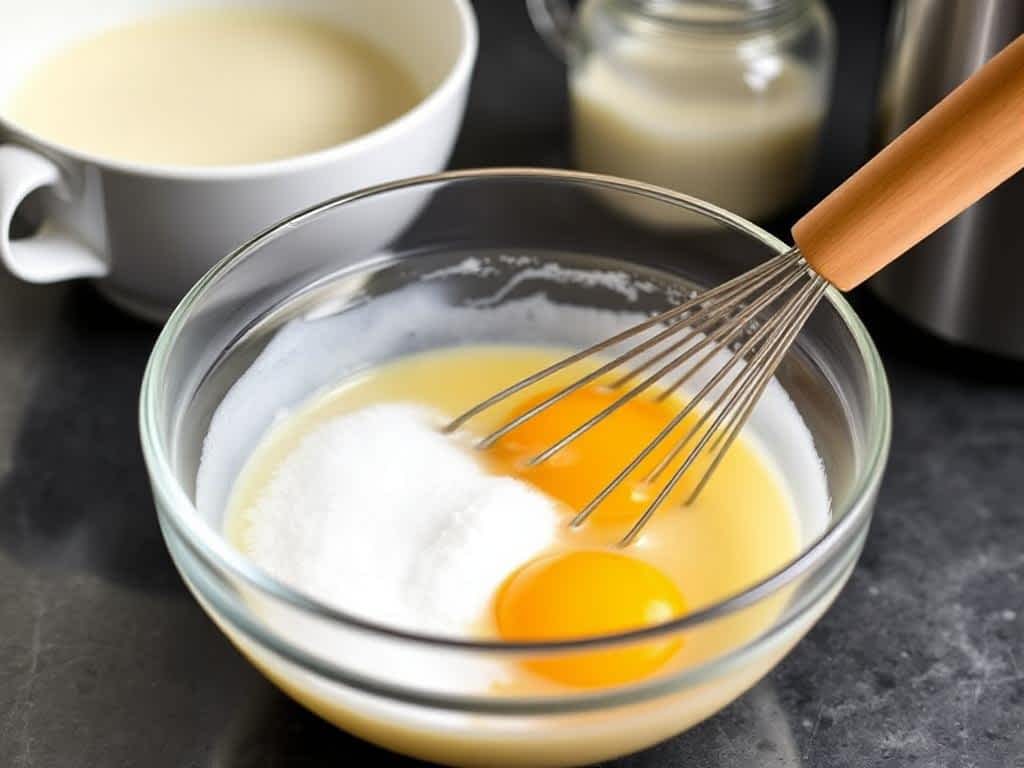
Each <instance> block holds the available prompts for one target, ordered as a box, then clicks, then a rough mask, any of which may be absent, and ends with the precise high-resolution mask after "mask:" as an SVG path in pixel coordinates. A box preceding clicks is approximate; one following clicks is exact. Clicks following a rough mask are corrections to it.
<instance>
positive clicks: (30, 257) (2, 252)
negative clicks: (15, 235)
mask: <svg viewBox="0 0 1024 768" xmlns="http://www.w3.org/2000/svg"><path fill="white" fill-rule="evenodd" d="M47 187H49V188H51V189H52V190H53V191H54V193H55V194H57V195H62V194H64V193H63V192H62V188H63V185H62V184H61V175H60V169H59V168H58V167H57V166H56V165H55V164H54V163H53V162H51V161H50V160H48V159H46V158H45V157H43V156H42V155H40V154H38V153H36V152H33V151H32V150H30V149H26V148H24V147H19V146H16V145H13V144H0V260H2V261H3V263H4V265H5V266H6V267H7V269H8V270H10V272H11V274H13V275H14V276H15V277H18V278H20V279H22V280H25V281H26V282H30V283H54V282H57V281H59V280H71V279H73V278H76V277H102V276H103V275H105V274H107V271H108V267H107V264H106V263H105V262H104V261H103V259H101V258H100V257H99V256H98V255H97V254H96V253H94V252H93V251H92V249H90V248H89V247H88V246H86V245H85V244H84V243H82V242H80V241H78V240H76V239H75V238H74V237H72V236H71V235H70V234H67V233H65V232H62V231H60V230H59V229H57V228H56V227H55V226H53V225H52V224H50V223H44V224H43V226H42V228H41V229H40V231H39V232H38V233H36V234H35V235H32V236H31V237H26V238H22V239H19V240H11V235H10V232H11V221H12V219H13V218H14V212H15V211H16V210H17V209H18V206H19V205H21V203H22V202H23V201H24V200H25V198H26V197H28V196H29V195H30V194H31V193H32V192H35V191H36V190H37V189H43V188H47Z"/></svg>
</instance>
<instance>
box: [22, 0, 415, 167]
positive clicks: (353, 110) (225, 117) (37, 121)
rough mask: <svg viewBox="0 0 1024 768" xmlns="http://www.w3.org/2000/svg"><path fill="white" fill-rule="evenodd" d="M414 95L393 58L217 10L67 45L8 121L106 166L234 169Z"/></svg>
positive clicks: (31, 82)
mask: <svg viewBox="0 0 1024 768" xmlns="http://www.w3.org/2000/svg"><path fill="white" fill-rule="evenodd" d="M421 97H422V94H421V93H420V91H419V89H418V87H417V86H416V84H415V82H414V81H413V79H412V78H411V76H410V75H408V74H407V73H406V72H405V71H403V69H402V68H401V66H400V65H399V64H398V63H397V62H395V61H393V60H392V59H391V58H389V57H388V56H387V55H386V54H385V53H383V52H382V51H380V50H379V49H377V48H376V47H375V46H374V45H372V44H371V43H370V42H368V41H367V40H364V39H361V38H359V37H357V36H355V35H353V34H351V33H349V32H347V31H346V30H344V29H341V28H339V27H337V26H334V25H332V24H330V23H327V22H325V21H324V20H322V19H315V18H312V17H306V16H302V15H297V14H292V13H287V12H281V11H274V10H267V9H228V8H222V9H205V10H192V11H187V12H182V13H176V14H171V15H166V16H160V17H154V18H150V19H146V20H143V21H140V22H136V23H132V24H127V25H123V26H120V27H116V28H113V29H110V30H108V31H106V32H103V33H101V34H99V35H97V36H95V37H91V38H88V39H85V40H82V41H80V42H77V43H73V44H71V45H69V46H67V47H66V48H64V49H63V50H60V51H58V52H57V53H56V54H54V55H52V56H51V57H49V58H47V59H45V60H44V61H43V62H42V63H41V64H40V65H38V66H37V67H36V69H35V70H33V71H31V72H30V74H29V75H28V76H27V77H26V79H25V80H24V81H23V82H22V83H21V85H20V86H19V88H18V89H16V91H15V92H14V94H13V95H12V97H11V99H10V102H9V103H8V104H7V105H6V108H5V113H6V114H7V115H8V116H9V117H10V119H11V120H12V121H13V122H14V123H16V124H18V125H20V126H22V127H24V128H26V129H28V130H30V131H33V132H35V133H38V134H39V135H40V136H42V137H44V138H46V139H48V140H50V141H54V142H57V143H59V144H64V145H66V146H70V147H72V148H75V149H78V150H81V151H85V152H90V153H94V154H97V155H100V156H103V157H108V158H115V159H120V160H128V161H133V162H140V163H154V164H162V165H238V164H245V163H259V162H266V161H271V160H278V159H282V158H286V157H293V156H295V155H300V154H304V153H307V152H314V151H317V150H322V149H326V148H328V147H331V146H334V145H337V144H339V143H342V142H345V141H348V140H350V139H353V138H355V137H357V136H360V135H362V134H364V133H367V132H368V131H371V130H373V129H375V128H378V127H379V126H381V125H383V124H384V123H387V122H389V121H390V120H393V119H395V118H396V117H398V116H400V115H401V114H403V113H404V112H406V111H408V110H409V109H411V108H412V107H413V106H415V104H416V103H417V102H418V101H419V100H420V98H421Z"/></svg>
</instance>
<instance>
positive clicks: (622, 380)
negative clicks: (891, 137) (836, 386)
mask: <svg viewBox="0 0 1024 768" xmlns="http://www.w3.org/2000/svg"><path fill="white" fill-rule="evenodd" d="M1022 167H1024V36H1022V37H1019V38H1017V40H1015V41H1014V42H1013V43H1011V44H1010V45H1009V46H1007V48H1005V49H1004V50H1003V51H1002V52H1001V53H999V54H998V55H997V56H996V57H994V58H993V59H992V60H991V61H989V62H988V63H987V64H986V65H985V66H984V67H983V68H982V69H980V70H978V72H976V73H975V74H974V76H972V77H971V78H970V79H969V80H967V81H966V82H965V83H964V84H963V85H961V86H960V87H959V88H957V89H956V90H955V91H953V92H952V93H951V94H950V95H949V96H947V97H946V98H945V99H944V100H943V101H941V102H940V103H939V104H938V105H936V106H935V107H934V108H933V109H932V110H931V111H930V112H928V113H927V114H925V115H924V116H923V117H922V118H921V119H920V120H918V121H917V122H916V123H914V124H913V125H912V126H910V127H909V128H908V129H907V130H906V131H905V132H904V133H903V134H901V135H900V136H899V137H898V138H897V139H896V140H895V141H894V142H893V143H892V144H890V145H889V146H888V147H886V148H885V149H884V150H883V151H882V152H881V153H879V154H878V155H877V156H876V157H874V158H873V159H872V160H871V161H870V162H868V163H867V164H866V165H865V166H864V167H862V168H861V169H860V170H859V171H857V173H856V174H854V175H853V176H852V177H850V178H849V179H848V180H847V181H846V182H845V183H844V184H843V185H842V186H840V187H839V188H838V189H836V190H835V191H834V192H832V194H830V195H829V196H828V197H826V198H825V199H824V200H823V201H822V202H821V203H819V204H818V205H817V206H816V207H815V208H813V209H812V210H811V211H810V212H809V213H807V214H806V215H805V216H804V217H803V218H801V219H800V221H798V222H797V224H796V225H795V226H794V227H793V230H792V232H793V238H794V241H795V242H796V247H794V248H792V249H791V250H789V251H787V252H785V253H783V254H781V255H779V256H776V257H774V258H772V259H770V260H768V261H766V262H765V263H763V264H761V265H759V266H757V267H755V268H754V269H751V270H750V271H748V272H746V273H744V274H742V275H740V276H738V277H736V278H734V279H732V280H730V281H728V282H726V283H723V284H722V285H719V286H717V287H715V288H712V289H710V290H707V291H705V292H703V293H701V294H699V295H697V296H695V297H693V298H692V299H690V300H688V301H686V302H684V303H682V304H680V305H678V306H676V307H673V308H672V309H670V310H668V311H666V312H663V313H661V314H659V315H656V316H654V317H651V318H650V319H648V320H645V321H643V322H641V323H638V324H637V325H635V326H633V327H631V328H629V329H627V330H625V331H623V332H621V333H619V334H617V335H615V336H613V337H611V338H608V339H605V340H603V341H601V342H599V343H597V344H595V345H593V346H591V347H588V348H587V349H584V350H582V351H580V352H577V353H575V354H573V355H570V356H569V357H567V358H565V359H563V360H561V361H559V362H557V363H555V364H553V365H551V366H549V367H547V368H545V369H543V370H541V371H538V372H536V373H534V374H532V375H530V376H528V377H526V378H524V379H522V380H521V381H518V382H516V383H515V384H513V385H512V386H510V387H508V388H506V389H503V390H502V391H500V392H498V393H496V394H495V395H493V396H491V397H489V398H488V399H486V400H484V401H483V402H481V403H479V404H477V405H475V406H474V407H472V408H470V409H469V410H468V411H466V412H465V413H463V414H461V415H460V416H458V417H457V418H456V419H454V420H453V421H452V422H451V423H449V424H448V425H447V426H446V428H445V431H448V432H451V431H454V430H457V429H459V428H460V427H462V426H464V425H465V424H466V423H467V422H468V421H469V420H470V419H472V418H473V417H475V416H477V415H479V414H480V413H482V412H483V411H486V410H488V409H489V408H491V407H493V406H495V405H497V404H498V403H500V402H502V401H503V400H505V399H507V398H508V397H510V396H512V395H514V394H516V393H518V392H521V391H523V390H525V389H527V388H528V387H531V386H533V385H534V384H537V383H538V382H540V381H542V380H544V379H547V378H548V377H549V376H551V375H553V374H555V373H558V372H559V371H562V370H564V369H565V368H567V367H569V366H571V365H573V364H575V363H579V362H581V361H584V360H586V359H588V358H591V357H593V356H599V355H600V354H601V353H602V352H604V351H606V350H609V349H611V348H613V347H616V346H618V345H620V344H622V343H623V342H627V341H630V340H633V339H635V337H638V336H640V335H641V334H644V333H645V332H652V331H653V332H654V333H653V335H651V336H649V337H648V338H642V340H641V341H639V343H637V344H636V345H635V346H633V347H631V348H629V349H627V350H626V351H624V352H621V353H620V354H618V355H616V356H615V357H614V358H612V359H610V360H608V361H607V362H603V363H602V364H601V365H599V366H598V367H597V368H596V369H594V370H593V371H591V372H589V373H587V374H586V375H585V376H583V377H581V378H579V379H576V380H575V381H573V382H572V383H570V384H569V385H567V386H565V387H563V388H561V389H559V390H557V391H556V392H555V393H554V394H552V395H550V396H548V397H547V398H545V399H544V400H542V401H541V402H539V403H537V404H536V405H534V406H532V407H530V408H529V409H528V410H526V411H525V412H523V413H521V414H519V415H518V416H516V417H515V418H513V419H511V420H510V421H508V422H507V423H505V424H502V425H501V426H500V427H498V428H497V429H495V430H494V431H493V432H491V433H490V434H488V435H487V436H486V437H484V438H483V439H482V440H480V441H479V443H478V446H479V447H480V448H487V447H489V446H491V445H493V444H494V443H495V442H497V441H498V440H500V439H501V438H502V437H503V436H505V435H507V434H508V433H509V432H511V431H512V430H514V429H515V428H516V427H518V426H520V425H522V424H523V423H524V422H526V421H527V420H529V419H532V418H533V417H535V416H536V415H537V414H539V413H541V412H542V411H544V410H546V409H547V408H550V407H551V406H553V405H554V404H555V403H557V402H559V401H560V400H562V399H564V398H565V397H568V396H569V395H571V394H572V393H573V392H575V391H577V390H579V389H580V388H582V387H584V386H586V385H588V384H590V383H593V382H597V381H601V383H602V384H605V381H604V379H606V378H608V377H609V375H616V376H617V378H614V379H613V380H612V381H611V383H609V384H607V386H609V387H611V388H612V389H613V390H615V391H620V392H621V394H620V395H619V396H618V397H617V398H616V399H615V400H614V401H613V402H612V403H611V404H610V405H608V406H607V407H605V408H604V409H603V410H601V411H600V412H598V413H596V414H594V415H593V416H592V417H590V418H589V419H587V420H586V421H585V422H583V423H582V424H580V425H579V426H577V427H576V428H574V429H573V430H572V431H571V432H569V433H568V434H567V435H565V436H564V437H562V438H561V439H559V440H557V441H556V442H555V443H553V444H552V445H551V446H549V447H547V448H545V449H544V450H543V451H541V452H540V453H538V454H537V455H535V456H533V457H531V458H530V459H529V460H528V462H527V463H528V464H529V465H536V464H539V463H541V462H544V461H546V460H548V459H549V458H551V457H552V456H553V455H554V454H556V453H557V452H558V451H560V450H562V449H563V448H565V447H566V446H567V445H569V444H570V443H571V442H572V441H574V440H576V439H577V438H578V437H580V436H581V435H582V434H584V433H585V432H586V431H588V430H589V429H591V428H592V427H593V426H594V425H595V424H597V423H599V422H601V421H602V420H603V419H605V418H607V417H608V416H609V415H610V414H611V413H613V412H615V411H616V410H618V409H619V408H621V407H622V406H623V405H625V404H626V403H627V402H629V401H630V400H632V399H633V398H635V397H638V396H640V395H641V394H643V393H644V392H647V391H648V390H651V389H652V388H655V387H656V386H657V389H656V390H655V391H656V394H655V397H656V398H657V399H661V400H664V399H665V398H668V397H670V396H671V395H673V394H674V393H675V392H676V391H678V390H679V388H680V387H682V386H683V385H684V384H686V383H687V382H689V381H691V380H693V379H694V378H695V377H697V376H698V374H699V373H701V372H702V371H703V372H704V374H703V375H704V377H706V380H705V381H703V382H702V384H701V385H700V386H699V388H698V390H697V391H696V392H695V393H694V395H693V396H692V397H691V398H690V399H689V401H688V402H687V403H686V404H685V405H684V406H683V407H682V408H681V409H680V410H679V411H678V412H677V413H676V414H675V415H674V416H673V418H672V419H671V420H670V421H669V422H668V423H667V424H666V425H665V427H664V428H663V429H662V430H661V431H660V432H659V433H658V434H657V435H655V436H654V437H653V438H652V439H651V441H650V442H649V443H648V444H647V445H646V446H645V447H644V448H643V449H642V450H641V451H640V453H638V454H637V455H636V457H634V458H633V459H632V460H631V461H630V462H629V463H628V464H627V465H626V466H625V467H623V468H622V470H621V472H619V474H618V475H616V476H615V477H614V478H611V479H610V481H609V482H608V483H607V485H605V486H604V488H603V489H602V490H601V491H600V492H598V493H597V495H596V496H595V497H594V498H593V499H592V500H591V501H590V502H588V503H587V504H586V505H585V506H584V507H583V508H582V509H580V510H579V511H578V512H577V514H576V516H575V517H574V518H573V520H572V522H571V525H573V526H578V525H581V524H582V523H583V522H584V521H586V519H587V518H588V517H589V516H590V515H591V514H592V513H593V512H594V510H595V509H597V508H598V507H599V506H600V504H601V503H602V502H603V501H604V500H605V499H606V498H607V497H608V496H609V495H610V494H611V493H612V492H613V491H614V490H615V489H616V488H618V487H619V486H620V485H621V484H622V483H623V482H624V481H625V480H626V479H627V478H628V477H629V476H630V475H631V474H632V473H633V472H634V471H636V469H637V468H638V467H639V466H640V465H641V463H642V462H644V461H645V460H646V459H647V458H648V457H649V456H651V454H653V453H654V452H655V451H656V450H658V448H659V447H661V446H662V445H666V444H667V445H671V448H670V450H668V452H667V453H666V454H665V456H664V457H663V458H661V459H660V460H658V462H657V463H656V464H655V466H654V467H653V468H652V469H651V470H650V471H649V472H647V473H646V475H645V476H644V477H643V479H642V480H641V484H642V485H643V486H645V487H653V485H654V484H655V483H656V482H657V481H658V479H659V478H661V477H662V476H663V475H664V474H665V473H666V471H667V470H669V469H670V468H672V467H673V466H674V465H675V466H674V469H673V470H672V473H671V475H670V476H669V477H668V479H667V480H666V481H665V482H664V483H663V484H662V485H661V487H660V488H659V489H658V491H657V494H656V495H655V496H654V497H653V499H652V500H651V501H650V503H649V504H648V505H647V507H646V508H645V510H644V511H643V513H642V514H641V516H640V517H639V519H637V520H636V522H635V523H634V524H633V526H632V527H631V528H630V529H629V531H628V532H627V533H626V535H625V536H624V537H623V538H622V540H621V541H620V544H621V545H622V546H626V545H628V544H629V543H630V542H632V541H633V540H634V539H635V538H636V537H637V536H638V535H639V533H640V532H641V531H642V530H643V527H644V526H645V525H646V524H647V522H648V521H649V520H650V518H651V516H652V515H654V513H655V512H656V511H657V509H658V508H659V507H660V506H661V505H662V504H663V503H664V501H665V499H666V498H667V497H668V496H669V494H670V493H671V492H672V491H673V489H674V488H675V487H676V486H677V485H678V484H679V482H680V481H681V480H682V479H683V476H684V474H686V473H687V471H689V470H690V469H691V468H692V467H693V465H694V464H695V463H696V462H697V460H698V458H700V457H701V456H705V457H706V458H707V465H706V467H705V469H704V471H703V474H702V475H701V477H700V479H699V480H698V481H697V483H696V485H695V487H694V489H693V491H692V492H691V493H690V495H689V497H688V499H687V501H686V503H687V504H689V503H691V502H692V501H693V500H694V499H695V498H696V497H697V496H698V495H699V494H700V492H701V491H702V490H703V489H704V487H705V486H706V485H707V482H708V480H709V479H710V477H711V476H712V474H713V473H714V471H715V469H716V468H717V467H718V465H719V463H720V462H721V461H722V458H723V457H724V456H725V454H726V452H727V451H728V450H729V447H730V446H731V445H732V443H733V441H734V440H735V439H736V437H737V436H738V435H739V434H740V432H741V431H742V429H743V426H744V424H745V423H746V421H747V418H748V417H749V416H750V413H751V412H752V411H753V409H754V406H755V405H756V404H757V402H758V399H759V398H760V396H761V394H762V393H763V392H764V390H765V388H766V387H767V386H768V383H769V382H770V381H771V379H772V377H773V376H774V375H775V372H776V369H777V368H778V366H779V364H780V362H781V361H782V359H783V357H784V356H785V355H786V352H787V351H788V350H789V348H790V347H791V346H792V344H793V342H794V340H795V339H796V337H797V335H798V334H799V332H800V330H801V328H803V326H804V324H805V323H806V321H807V319H808V317H809V316H810V315H811V313H812V312H813V311H814V308H815V307H816V306H817V304H818V302H819V301H820V300H821V298H822V296H823V295H824V294H825V292H826V291H827V290H828V287H829V285H834V286H835V287H837V288H839V289H840V290H844V291H845V290H849V289H850V288H853V287H854V286H856V285H858V284H860V283H861V282H863V281H864V280H866V279H867V278H868V277H870V276H871V275H873V274H874V273H875V272H877V271H878V270H880V269H881V268H882V267H884V266H885V265H886V264H888V263H889V262H890V261H892V260H893V259H895V258H896V257H898V256H899V255H901V254H902V253H904V252H905V251H907V250H908V249H909V248H910V247H911V246H913V245H914V244H916V243H917V242H919V241H920V240H922V239H924V238H925V237H926V236H928V235H929V234H931V233H932V232H933V231H935V230H936V229H938V228H939V227H940V226H941V225H942V224H944V223H945V222H947V221H949V220H950V219H952V218H953V217H954V216H956V215H957V214H958V213H960V212H961V211H962V210H963V209H965V208H966V207H967V206H969V205H971V204H972V203H974V202H975V201H977V200H978V199H979V198H981V197H982V196H984V195H985V194H987V193H988V192H989V191H991V190H992V189H993V188H994V187H996V186H997V185H998V184H1000V183H1001V182H1003V181H1005V180H1006V179H1007V178H1009V177H1010V176H1012V175H1013V174H1014V173H1017V172H1018V171H1019V170H1020V169H1021V168H1022ZM627 364H632V367H629V368H627V367H626V366H627ZM673 374H675V377H674V378H672V376H673ZM666 379H668V383H664V382H665V380H666ZM691 413H693V414H695V415H698V416H699V418H698V419H697V420H696V422H695V423H694V424H693V425H692V426H690V427H689V428H688V429H687V430H686V431H685V432H684V433H683V434H680V435H674V433H675V432H676V431H677V428H678V427H679V426H680V425H681V424H682V423H683V421H684V419H686V417H687V416H689V415H690V414H691ZM680 431H681V430H680ZM670 438H672V440H671V441H670ZM667 441H670V442H667ZM684 452H685V455H684ZM677 462H678V464H677V465H676V463H677Z"/></svg>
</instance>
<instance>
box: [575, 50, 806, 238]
mask: <svg viewBox="0 0 1024 768" xmlns="http://www.w3.org/2000/svg"><path fill="white" fill-rule="evenodd" d="M729 54H731V55H727V54H725V53H723V52H720V51H714V50H711V51H701V50H699V49H695V48H691V47H687V48H682V47H675V46H672V45H670V44H669V43H657V42H654V41H652V40H647V39H642V40H641V39H628V40H623V41H622V42H620V43H619V44H618V45H616V46H614V47H613V48H612V49H611V50H607V51H595V52H593V53H592V54H590V55H589V56H588V57H587V58H586V59H585V60H584V61H582V62H581V63H580V65H579V66H577V67H575V68H574V69H573V71H572V74H571V76H570V93H571V105H572V112H573V140H574V153H575V162H576V164H577V165H578V166H579V167H580V168H582V169H584V170H588V171H595V172H599V173H608V174H612V175H616V176H624V177H627V178H633V179H639V180H641V181H646V182H650V183H653V184H658V185H661V186H665V187H669V188H672V189H675V190H677V191H680V192H684V193H686V194H690V195H694V196H696V197H700V198H703V199H704V200H707V201H709V202H712V203H715V204H717V205H719V206H722V207H723V208H726V209H728V210H730V211H733V212H734V213H738V214H739V215H741V216H744V217H746V218H750V219H763V218H765V217H766V216H769V215H771V214H773V213H776V212H777V211H779V210H780V209H782V208H784V207H785V206H786V205H787V204H790V203H792V202H793V201H794V200H795V198H796V197H797V196H798V195H799V193H800V191H801V190H802V188H803V187H804V185H805V183H806V181H807V178H808V175H809V173H810V170H811V164H812V162H813V154H814V145H815V141H816V138H817V135H818V131H819V129H820V126H821V122H822V118H823V116H824V104H825V99H824V97H823V94H822V89H823V88H824V85H822V84H820V83H819V81H818V79H817V78H815V76H814V73H812V72H811V71H810V70H808V69H807V68H806V67H805V66H803V65H802V64H800V63H799V62H797V61H795V60H794V59H792V58H791V57H787V56H783V55H777V56H769V57H765V56H764V55H763V54H759V57H758V58H757V59H756V66H753V65H752V64H751V62H746V61H744V60H743V59H742V57H741V55H740V54H739V52H737V51H735V50H733V49H729ZM630 210H631V212H632V213H633V214H634V215H637V216H639V217H641V218H644V219H646V220H651V219H652V212H651V211H650V210H648V209H647V207H646V206H643V205H642V201H639V200H638V201H637V205H636V206H635V207H632V208H631V209H630ZM663 215H664V214H663V213H662V216H663ZM651 223H668V222H667V221H653V222H651Z"/></svg>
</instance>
